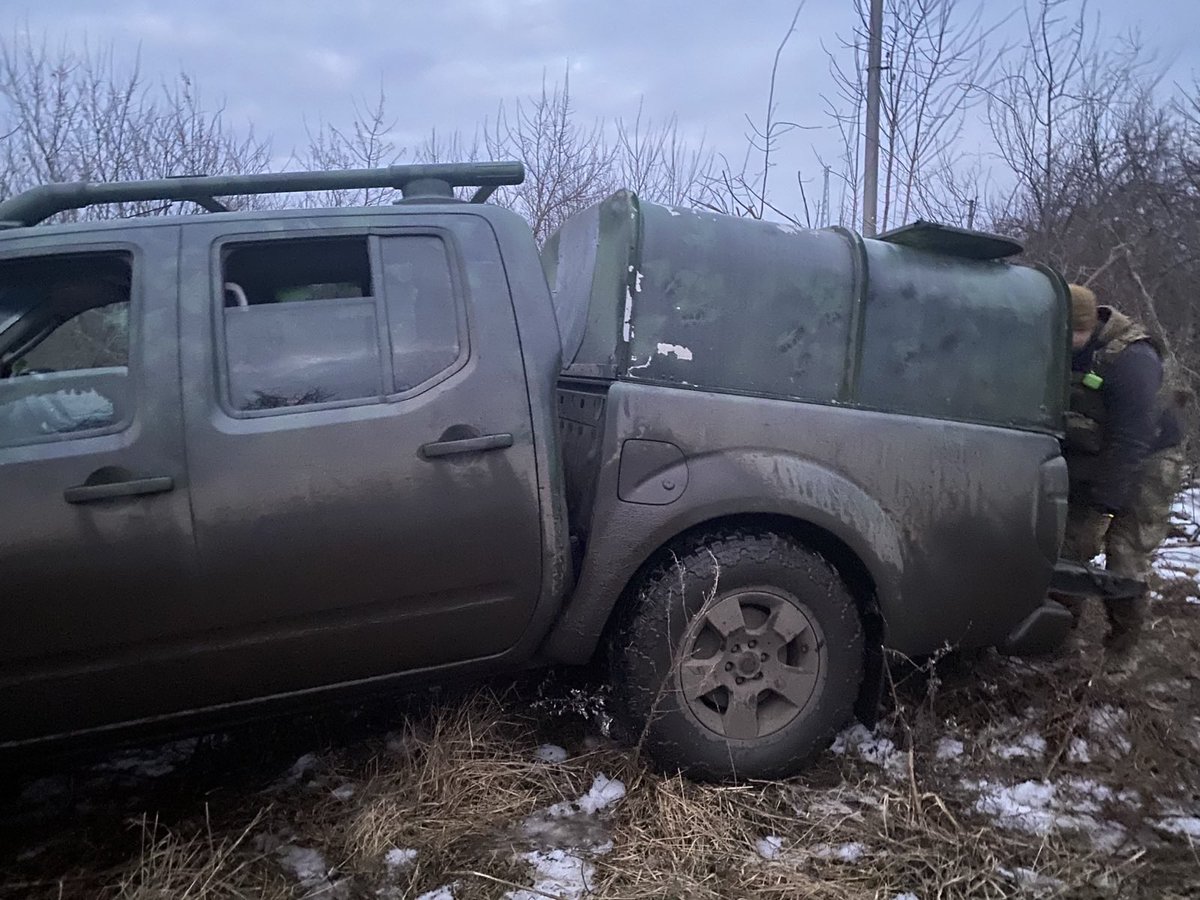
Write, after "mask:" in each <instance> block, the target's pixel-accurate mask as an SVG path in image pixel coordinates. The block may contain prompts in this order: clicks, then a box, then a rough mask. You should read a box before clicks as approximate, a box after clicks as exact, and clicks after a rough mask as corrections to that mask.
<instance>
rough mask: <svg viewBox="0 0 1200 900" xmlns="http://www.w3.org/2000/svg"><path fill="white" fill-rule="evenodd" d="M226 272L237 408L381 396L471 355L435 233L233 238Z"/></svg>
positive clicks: (231, 388) (228, 351) (230, 384)
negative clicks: (242, 241) (236, 241)
mask: <svg viewBox="0 0 1200 900" xmlns="http://www.w3.org/2000/svg"><path fill="white" fill-rule="evenodd" d="M373 263H374V264H373ZM221 279H222V293H223V298H224V300H223V309H222V316H223V320H224V333H225V334H224V337H225V358H226V375H227V378H226V380H227V389H228V397H229V402H230V404H231V405H232V406H233V407H234V408H235V409H238V410H244V411H260V410H268V409H279V410H286V409H290V408H303V407H311V406H314V405H317V404H327V403H338V402H346V401H363V400H376V401H381V400H383V399H385V398H386V397H388V396H389V395H393V394H399V393H404V392H406V391H410V390H412V389H414V388H416V387H418V386H420V385H421V384H423V383H424V382H427V381H429V380H430V379H432V378H434V377H436V376H437V375H438V374H439V373H443V372H445V371H447V370H448V369H449V368H450V367H451V366H453V365H454V364H455V363H456V361H458V360H459V359H460V357H461V356H462V355H463V349H464V341H463V338H462V336H461V334H462V331H463V323H462V320H461V315H460V304H459V302H458V300H457V298H456V295H455V289H454V284H453V279H452V276H451V269H450V264H449V257H448V254H447V252H446V248H445V244H444V242H443V241H442V240H441V238H439V237H436V236H433V235H422V234H414V235H405V236H389V237H371V236H367V235H362V236H354V237H336V238H314V239H297V240H275V241H262V242H257V243H248V244H237V245H231V246H229V247H227V248H226V249H225V251H224V253H223V256H222V270H221ZM377 282H378V283H377Z"/></svg>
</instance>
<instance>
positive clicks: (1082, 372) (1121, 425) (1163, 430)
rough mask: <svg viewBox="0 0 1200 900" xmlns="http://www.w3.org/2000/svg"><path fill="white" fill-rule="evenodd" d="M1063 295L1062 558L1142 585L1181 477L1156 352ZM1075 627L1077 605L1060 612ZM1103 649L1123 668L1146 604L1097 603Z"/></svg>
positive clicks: (1112, 318) (1078, 291)
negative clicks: (1067, 381)
mask: <svg viewBox="0 0 1200 900" xmlns="http://www.w3.org/2000/svg"><path fill="white" fill-rule="evenodd" d="M1070 290H1071V317H1072V332H1073V337H1072V350H1073V353H1072V359H1071V402H1070V411H1069V412H1068V415H1067V442H1066V454H1065V455H1066V458H1067V467H1068V471H1069V473H1070V497H1069V506H1068V514H1067V530H1066V537H1065V539H1064V542H1063V549H1062V555H1063V556H1064V557H1065V558H1067V559H1071V560H1074V561H1076V562H1085V563H1086V562H1088V561H1090V560H1091V559H1092V558H1093V557H1095V556H1096V555H1097V554H1099V553H1104V554H1105V555H1106V565H1107V568H1108V569H1109V570H1111V571H1113V572H1116V573H1118V574H1120V575H1125V576H1129V577H1133V578H1138V579H1142V580H1144V579H1145V578H1146V576H1147V575H1148V574H1149V572H1150V566H1151V558H1152V555H1153V553H1154V551H1155V550H1156V549H1157V548H1158V545H1159V544H1161V543H1162V541H1163V539H1164V538H1165V537H1166V536H1167V531H1168V529H1169V527H1170V509H1171V501H1172V499H1173V498H1174V496H1175V494H1176V492H1177V491H1178V490H1179V488H1180V485H1181V481H1182V477H1183V467H1184V458H1183V447H1182V438H1183V433H1182V426H1181V424H1180V420H1179V416H1178V415H1177V412H1176V405H1177V400H1176V398H1175V397H1174V395H1173V394H1172V392H1171V391H1170V390H1169V389H1168V388H1167V387H1166V385H1165V383H1164V377H1163V359H1164V348H1163V347H1162V346H1161V344H1160V343H1159V342H1158V341H1156V340H1155V339H1154V338H1153V337H1152V336H1151V335H1150V334H1149V332H1147V331H1146V329H1145V328H1144V327H1142V326H1141V325H1140V324H1138V323H1137V322H1135V321H1133V320H1132V319H1130V318H1129V317H1128V316H1125V315H1123V314H1122V313H1120V312H1118V311H1117V310H1115V309H1113V308H1112V307H1109V306H1098V305H1097V302H1096V295H1095V294H1094V293H1093V292H1092V291H1091V290H1090V289H1089V288H1087V287H1084V286H1083V285H1078V284H1073V285H1071V286H1070ZM1066 605H1067V606H1068V608H1069V609H1070V610H1071V613H1072V615H1073V616H1074V618H1075V621H1076V623H1078V621H1079V616H1080V613H1081V611H1082V610H1081V609H1080V606H1079V604H1078V603H1073V602H1068V603H1067V604H1066ZM1105 605H1106V612H1107V614H1108V624H1109V632H1108V636H1107V637H1106V638H1105V648H1106V649H1107V650H1108V653H1109V655H1110V657H1113V658H1114V659H1115V661H1116V662H1117V664H1118V665H1119V666H1120V665H1129V664H1130V663H1131V662H1132V657H1131V652H1130V651H1132V650H1133V648H1134V646H1135V645H1136V643H1137V639H1138V636H1139V633H1140V631H1141V627H1142V620H1143V617H1144V615H1145V609H1144V608H1145V597H1144V596H1143V597H1140V598H1137V599H1136V600H1110V601H1106V604H1105Z"/></svg>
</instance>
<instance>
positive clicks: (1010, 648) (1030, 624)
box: [999, 600, 1072, 656]
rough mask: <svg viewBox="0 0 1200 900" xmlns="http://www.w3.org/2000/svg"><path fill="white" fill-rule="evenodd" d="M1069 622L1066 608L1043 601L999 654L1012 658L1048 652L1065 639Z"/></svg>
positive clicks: (1006, 640) (1012, 632)
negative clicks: (1009, 655)
mask: <svg viewBox="0 0 1200 900" xmlns="http://www.w3.org/2000/svg"><path fill="white" fill-rule="evenodd" d="M1071 622H1072V619H1071V613H1070V612H1068V611H1067V608H1066V607H1065V606H1063V605H1062V604H1061V603H1056V602H1055V601H1053V600H1046V601H1045V602H1043V603H1042V605H1041V606H1039V607H1038V608H1037V609H1035V610H1034V611H1033V612H1032V613H1030V614H1029V615H1028V616H1026V617H1025V620H1024V621H1022V622H1021V624H1019V625H1018V626H1017V627H1016V628H1014V629H1013V630H1012V631H1011V632H1010V633H1009V635H1008V637H1007V638H1005V639H1004V643H1003V644H1001V645H1000V648H999V649H1000V652H1002V653H1008V654H1011V655H1013V656H1038V655H1039V654H1043V653H1050V652H1052V651H1054V650H1056V649H1058V647H1059V646H1061V645H1062V642H1063V641H1065V640H1066V639H1067V635H1068V634H1069V633H1070V631H1071Z"/></svg>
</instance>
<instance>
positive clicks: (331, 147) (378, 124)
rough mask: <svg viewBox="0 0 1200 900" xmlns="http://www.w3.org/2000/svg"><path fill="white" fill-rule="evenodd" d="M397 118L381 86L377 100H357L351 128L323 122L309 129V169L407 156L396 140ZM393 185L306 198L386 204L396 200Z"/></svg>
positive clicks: (363, 165) (314, 202)
mask: <svg viewBox="0 0 1200 900" xmlns="http://www.w3.org/2000/svg"><path fill="white" fill-rule="evenodd" d="M396 121H397V120H396V119H395V118H393V117H391V116H389V114H388V111H387V95H386V94H385V92H384V89H383V86H382V85H380V88H379V93H378V95H377V96H376V98H375V100H374V101H372V102H371V103H368V102H367V101H366V100H365V99H361V100H358V99H356V100H355V101H354V118H353V119H352V120H351V123H350V127H349V128H339V127H338V126H336V125H334V124H333V123H331V122H325V121H322V122H319V123H318V124H317V126H316V128H315V129H312V128H308V127H307V126H306V129H305V130H306V131H307V132H308V148H307V152H306V153H305V154H304V156H303V157H302V159H301V164H302V165H303V167H304V168H306V169H316V170H329V169H376V168H380V167H382V166H391V165H395V164H396V163H398V162H400V160H401V159H403V158H404V153H405V151H404V150H403V149H402V148H398V147H397V146H396V143H395V142H394V141H393V140H392V137H391V136H392V134H393V133H394V132H395V130H396ZM395 193H396V192H395V191H394V190H392V189H391V188H364V189H362V190H348V191H324V192H319V193H315V194H311V195H309V196H307V197H306V198H305V201H304V202H305V204H306V205H308V206H382V205H385V204H387V203H391V202H392V201H393V200H395V199H396V196H395Z"/></svg>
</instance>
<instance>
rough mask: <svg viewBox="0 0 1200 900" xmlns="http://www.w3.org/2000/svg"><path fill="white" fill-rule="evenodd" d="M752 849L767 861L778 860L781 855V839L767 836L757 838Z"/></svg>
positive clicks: (770, 835)
mask: <svg viewBox="0 0 1200 900" xmlns="http://www.w3.org/2000/svg"><path fill="white" fill-rule="evenodd" d="M754 849H755V850H757V851H758V855H759V856H761V857H762V858H763V859H765V860H767V861H771V860H776V859H779V857H780V856H781V855H782V854H783V838H781V837H777V836H776V835H773V834H769V835H767V836H766V837H765V838H759V839H758V840H757V841H756V842H755V844H754Z"/></svg>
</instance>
